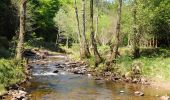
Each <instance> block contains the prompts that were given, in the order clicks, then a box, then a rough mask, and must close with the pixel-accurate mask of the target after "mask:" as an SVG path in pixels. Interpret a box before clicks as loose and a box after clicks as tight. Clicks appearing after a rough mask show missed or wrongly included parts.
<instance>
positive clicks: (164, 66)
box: [63, 45, 170, 81]
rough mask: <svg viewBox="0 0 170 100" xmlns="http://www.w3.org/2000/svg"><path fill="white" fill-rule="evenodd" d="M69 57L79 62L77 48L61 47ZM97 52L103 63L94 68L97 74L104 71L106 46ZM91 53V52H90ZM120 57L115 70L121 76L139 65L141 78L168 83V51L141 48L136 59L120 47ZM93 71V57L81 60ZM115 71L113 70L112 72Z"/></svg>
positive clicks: (169, 67) (169, 58) (169, 56)
mask: <svg viewBox="0 0 170 100" xmlns="http://www.w3.org/2000/svg"><path fill="white" fill-rule="evenodd" d="M63 48H64V49H65V50H66V51H67V53H68V54H69V57H70V58H71V59H74V60H80V54H79V46H78V45H73V47H72V48H66V47H63ZM98 50H99V52H100V54H101V56H102V57H103V59H104V61H103V62H102V63H101V64H100V65H99V66H98V68H96V70H97V71H98V72H97V73H100V72H102V71H103V70H104V69H105V67H106V66H105V60H106V59H107V58H108V56H109V47H108V46H98ZM91 53H92V51H91ZM119 53H120V56H119V57H118V59H117V64H116V66H115V65H114V66H113V69H116V71H118V72H119V73H121V74H126V73H127V72H130V71H131V68H132V64H134V63H141V71H142V72H141V74H142V76H144V77H146V78H149V79H151V80H155V81H170V50H169V49H162V48H156V49H155V48H141V49H140V54H141V56H140V57H139V58H138V59H134V58H133V57H132V50H131V48H130V47H120V49H119ZM83 60H84V61H85V62H87V63H88V64H89V65H90V68H92V69H94V57H93V56H91V57H90V58H86V59H83ZM114 71H115V70H114Z"/></svg>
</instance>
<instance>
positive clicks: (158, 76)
mask: <svg viewBox="0 0 170 100" xmlns="http://www.w3.org/2000/svg"><path fill="white" fill-rule="evenodd" d="M169 56H170V50H168V49H161V48H157V49H153V48H141V57H140V58H138V59H133V58H132V57H130V56H128V55H123V56H121V57H119V58H118V61H117V62H118V65H119V66H120V69H121V71H122V73H126V72H128V71H130V70H131V66H132V64H133V63H135V62H139V63H141V64H142V67H141V69H142V75H143V76H145V77H147V78H149V79H152V80H155V81H170V72H169V71H170V57H169Z"/></svg>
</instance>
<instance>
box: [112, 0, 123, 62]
mask: <svg viewBox="0 0 170 100" xmlns="http://www.w3.org/2000/svg"><path fill="white" fill-rule="evenodd" d="M121 15H122V0H119V6H118V11H117V17H118V19H117V26H116V39H115V46H114V50H113V53H112V58H113V59H116V58H117V56H118V54H119V51H118V49H119V41H120V40H119V36H120V23H121Z"/></svg>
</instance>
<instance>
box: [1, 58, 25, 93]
mask: <svg viewBox="0 0 170 100" xmlns="http://www.w3.org/2000/svg"><path fill="white" fill-rule="evenodd" d="M23 64H24V63H23V62H21V61H16V60H6V59H0V95H1V94H2V93H4V91H6V90H5V87H7V86H9V85H12V84H15V83H18V82H20V81H21V80H23V79H24V77H25V75H24V73H23V72H24V69H23V67H22V66H23Z"/></svg>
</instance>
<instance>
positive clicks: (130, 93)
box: [26, 55, 170, 100]
mask: <svg viewBox="0 0 170 100" xmlns="http://www.w3.org/2000/svg"><path fill="white" fill-rule="evenodd" d="M66 60H67V57H66V56H65V55H57V56H55V57H53V58H52V60H50V59H48V61H46V62H47V63H46V64H36V63H33V64H31V66H33V68H32V72H31V73H32V75H33V78H32V80H31V81H30V84H29V85H28V86H27V87H26V91H28V93H30V94H31V100H160V96H163V95H166V94H167V93H169V94H167V95H169V96H170V91H166V90H163V89H159V88H153V87H150V86H143V85H135V84H127V83H114V82H106V81H103V80H94V79H93V78H92V76H87V75H77V74H73V73H69V72H66V71H64V70H63V69H62V68H60V67H58V66H57V65H59V64H63V63H65V62H66ZM55 70H57V71H58V73H53V72H54V71H55ZM120 91H121V92H120ZM135 91H142V92H143V93H144V96H136V95H135V94H134V92H135Z"/></svg>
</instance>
